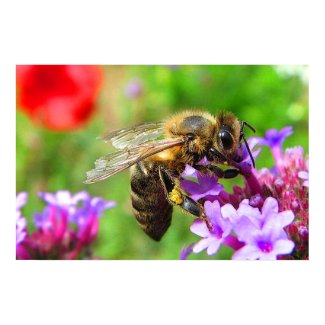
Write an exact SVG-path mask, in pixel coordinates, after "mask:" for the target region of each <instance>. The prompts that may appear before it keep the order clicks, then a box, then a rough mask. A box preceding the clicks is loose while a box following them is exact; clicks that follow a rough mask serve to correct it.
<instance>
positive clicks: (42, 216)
mask: <svg viewBox="0 0 325 325" xmlns="http://www.w3.org/2000/svg"><path fill="white" fill-rule="evenodd" d="M39 196H40V197H41V198H42V199H43V200H44V201H45V203H47V205H46V206H45V208H44V209H43V211H42V212H36V213H35V214H34V222H35V225H36V228H37V229H36V231H35V232H34V233H32V234H31V235H30V236H29V237H28V238H27V240H26V242H25V243H24V247H23V248H24V249H25V251H26V252H27V251H28V254H29V255H28V256H29V257H28V258H34V259H75V258H77V257H78V256H80V254H81V253H82V252H84V253H86V254H87V253H88V252H89V245H90V244H91V243H92V242H93V240H94V239H95V237H96V236H97V233H98V227H99V218H100V217H101V216H102V213H103V211H104V210H106V209H108V208H111V207H113V206H115V202H113V201H105V200H103V199H101V198H99V197H94V198H92V197H91V196H90V195H89V194H88V193H87V192H85V191H83V192H79V193H76V194H75V195H72V194H71V193H70V192H68V191H58V192H56V193H39ZM71 226H72V227H71ZM17 256H18V258H20V259H26V258H27V257H25V256H26V255H23V254H22V253H21V252H18V250H17Z"/></svg>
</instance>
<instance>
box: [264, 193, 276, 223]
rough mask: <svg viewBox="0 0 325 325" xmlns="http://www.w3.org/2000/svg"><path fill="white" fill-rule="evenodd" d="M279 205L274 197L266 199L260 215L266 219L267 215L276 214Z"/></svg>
mask: <svg viewBox="0 0 325 325" xmlns="http://www.w3.org/2000/svg"><path fill="white" fill-rule="evenodd" d="M278 211H279V204H278V201H277V200H276V199H275V198H274V197H271V196H270V197H268V198H267V199H266V200H265V201H264V204H263V207H262V215H263V216H264V219H265V218H267V216H268V215H270V214H274V213H278Z"/></svg>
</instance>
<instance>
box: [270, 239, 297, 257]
mask: <svg viewBox="0 0 325 325" xmlns="http://www.w3.org/2000/svg"><path fill="white" fill-rule="evenodd" d="M294 247H295V244H294V242H293V241H291V240H286V239H280V240H277V241H276V242H275V243H274V246H273V251H274V252H275V254H277V255H283V254H290V253H292V251H293V249H294Z"/></svg>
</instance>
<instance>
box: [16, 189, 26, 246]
mask: <svg viewBox="0 0 325 325" xmlns="http://www.w3.org/2000/svg"><path fill="white" fill-rule="evenodd" d="M27 197H28V194H27V193H26V192H21V193H19V194H17V196H16V245H19V244H20V243H21V242H23V240H24V239H25V237H26V236H27V231H26V225H27V221H26V219H25V218H24V217H23V215H22V213H21V211H20V209H21V208H22V207H23V206H24V205H25V204H26V202H27Z"/></svg>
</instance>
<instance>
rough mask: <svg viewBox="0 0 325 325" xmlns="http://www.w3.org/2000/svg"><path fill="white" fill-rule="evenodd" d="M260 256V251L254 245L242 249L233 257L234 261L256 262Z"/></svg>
mask: <svg viewBox="0 0 325 325" xmlns="http://www.w3.org/2000/svg"><path fill="white" fill-rule="evenodd" d="M259 255H260V251H259V250H258V248H257V247H256V246H254V245H246V246H244V247H242V248H240V249H239V250H238V251H236V252H235V253H234V255H233V256H232V259H233V260H256V259H257V258H258V257H259Z"/></svg>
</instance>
